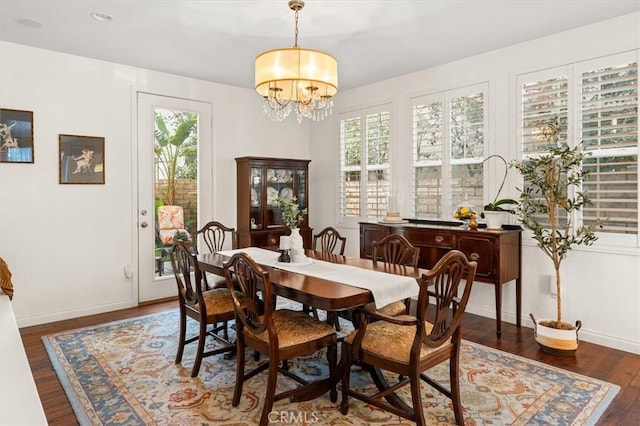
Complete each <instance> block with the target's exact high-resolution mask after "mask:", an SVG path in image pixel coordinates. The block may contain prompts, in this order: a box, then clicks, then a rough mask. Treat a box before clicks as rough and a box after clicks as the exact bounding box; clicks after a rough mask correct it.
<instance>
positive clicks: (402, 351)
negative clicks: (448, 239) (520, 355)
mask: <svg viewBox="0 0 640 426" xmlns="http://www.w3.org/2000/svg"><path fill="white" fill-rule="evenodd" d="M476 267H477V264H476V262H469V261H468V260H467V258H466V256H465V255H464V254H463V253H462V252H460V251H457V250H452V251H450V252H448V253H447V254H445V255H444V256H443V257H442V259H440V260H439V261H438V263H437V264H436V265H435V266H434V267H433V268H432V269H431V270H430V271H429V272H428V273H427V274H424V275H423V276H422V277H421V278H419V279H418V284H419V285H420V293H419V295H418V304H417V311H416V316H415V317H413V316H410V315H399V316H395V317H392V316H386V315H383V314H381V313H380V312H379V311H375V310H371V309H365V310H364V311H363V312H362V315H361V318H360V321H359V324H358V329H357V330H354V331H353V332H352V333H351V334H349V335H348V336H347V337H345V339H344V341H343V343H342V365H343V367H344V370H343V377H342V402H341V405H340V409H341V412H342V414H345V415H346V414H347V412H348V411H349V397H354V398H357V399H360V400H362V401H364V402H366V403H368V404H371V405H373V406H376V407H378V408H381V409H383V410H386V411H389V412H391V413H394V414H396V415H398V416H402V417H404V418H407V419H409V420H412V421H414V422H416V424H417V425H424V424H425V419H424V415H423V412H422V397H421V391H420V386H421V380H424V381H425V382H427V383H428V384H429V385H431V386H433V387H434V388H435V389H437V390H438V391H440V392H441V393H442V394H444V395H445V396H447V397H449V398H451V400H452V403H453V411H454V414H455V419H456V423H457V424H458V425H462V424H464V419H463V415H462V403H461V399H460V386H459V358H460V341H461V322H462V315H463V313H464V310H465V308H466V305H467V301H468V300H469V295H470V294H471V286H472V284H473V279H474V277H475V273H476ZM465 275H466V280H465V281H464V291H463V292H462V297H460V298H459V297H458V287H459V286H460V284H461V282H462V279H463V277H464V276H465ZM430 303H431V304H430ZM432 311H433V312H432ZM372 320H374V321H373V322H372ZM444 361H449V383H450V386H449V389H447V388H446V387H444V386H443V385H442V384H440V383H438V382H436V381H435V380H433V379H432V378H430V377H429V376H428V375H427V374H425V372H426V371H427V370H429V369H430V368H432V367H434V366H436V365H438V364H440V363H442V362H444ZM354 364H356V365H359V366H361V367H364V368H366V369H368V370H369V371H379V370H385V371H391V372H394V373H396V374H398V375H399V378H398V383H395V384H393V385H390V384H389V383H387V382H386V380H382V381H381V382H380V384H379V386H378V388H379V389H378V390H379V392H377V393H375V394H369V393H364V392H360V391H356V390H355V389H350V387H349V377H350V369H351V366H352V365H354ZM407 384H409V385H410V386H411V405H408V404H407V403H406V402H405V401H403V400H402V399H401V398H400V397H399V396H398V395H397V394H396V393H395V392H396V391H397V389H399V388H401V387H402V386H405V385H407ZM384 398H386V399H387V400H386V401H385V400H384Z"/></svg>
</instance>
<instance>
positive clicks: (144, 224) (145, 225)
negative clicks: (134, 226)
mask: <svg viewBox="0 0 640 426" xmlns="http://www.w3.org/2000/svg"><path fill="white" fill-rule="evenodd" d="M140 226H141V227H142V228H146V227H147V226H149V224H148V223H147V222H142V223H141V224H140Z"/></svg>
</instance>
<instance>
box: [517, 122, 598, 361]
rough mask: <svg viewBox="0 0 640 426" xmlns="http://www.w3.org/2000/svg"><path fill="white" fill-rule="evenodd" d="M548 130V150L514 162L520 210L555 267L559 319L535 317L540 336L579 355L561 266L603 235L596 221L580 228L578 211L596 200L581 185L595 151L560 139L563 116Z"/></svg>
mask: <svg viewBox="0 0 640 426" xmlns="http://www.w3.org/2000/svg"><path fill="white" fill-rule="evenodd" d="M540 129H541V131H542V135H543V137H544V139H545V140H546V142H547V143H548V149H547V152H546V153H544V154H542V155H540V156H532V157H530V158H527V159H524V160H521V161H519V162H517V161H513V162H511V166H512V167H515V168H516V169H517V170H518V171H519V172H520V174H521V175H522V177H523V181H524V185H523V186H524V187H523V189H519V190H520V201H519V205H518V208H517V214H518V218H519V220H520V222H521V223H522V224H523V225H524V227H526V228H528V229H530V230H531V231H532V236H533V238H534V239H535V240H536V241H537V243H538V244H537V245H538V247H540V249H541V250H542V252H543V253H544V254H545V255H546V256H547V257H549V259H551V261H552V262H553V267H554V269H555V282H556V292H557V293H556V294H557V299H556V311H557V313H556V319H555V320H543V321H537V320H536V319H535V317H534V316H533V314H530V316H531V319H532V320H533V322H534V327H535V338H536V341H537V342H538V345H539V346H540V348H541V350H543V351H544V352H547V353H550V354H553V355H557V356H573V355H575V351H576V349H577V348H578V330H579V329H580V327H581V326H582V323H581V321H576V323H575V326H574V325H572V324H569V323H566V322H564V321H563V319H562V291H561V290H562V286H561V276H560V265H561V263H562V261H563V260H564V259H565V258H566V256H567V254H568V253H569V252H570V251H571V249H572V248H573V247H574V246H579V245H583V246H589V245H591V244H593V242H594V241H596V240H597V238H598V237H597V236H596V235H595V232H594V231H595V229H596V227H598V226H601V225H600V221H599V220H598V221H597V222H596V223H594V224H588V225H582V226H579V227H575V226H574V224H573V222H572V219H573V217H574V213H575V212H576V211H579V210H580V209H581V208H583V207H584V206H588V205H591V204H592V203H591V201H590V200H589V198H588V197H587V195H586V194H585V193H584V192H581V191H580V189H581V186H582V182H583V179H584V177H585V174H586V172H585V171H584V170H583V169H582V160H583V159H584V158H585V156H587V155H590V153H586V152H584V151H583V150H582V144H578V145H576V146H575V147H569V146H568V145H567V144H566V143H561V142H560V141H559V139H560V134H561V131H562V123H561V121H560V119H559V118H558V117H553V118H552V119H550V120H549V121H545V122H542V123H541V125H540Z"/></svg>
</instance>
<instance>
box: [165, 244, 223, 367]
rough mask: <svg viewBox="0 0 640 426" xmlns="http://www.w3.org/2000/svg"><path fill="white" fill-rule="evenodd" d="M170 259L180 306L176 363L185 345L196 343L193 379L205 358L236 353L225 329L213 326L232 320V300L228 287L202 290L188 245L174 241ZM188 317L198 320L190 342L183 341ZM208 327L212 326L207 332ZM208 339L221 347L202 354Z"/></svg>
mask: <svg viewBox="0 0 640 426" xmlns="http://www.w3.org/2000/svg"><path fill="white" fill-rule="evenodd" d="M169 256H170V258H171V266H172V268H173V274H174V276H175V278H176V284H177V285H178V302H179V306H180V332H179V342H178V353H177V354H176V360H175V363H176V364H179V363H180V362H182V353H183V351H184V347H185V345H187V344H189V343H192V342H198V348H197V351H196V359H195V361H194V363H193V368H192V370H191V377H196V376H197V375H198V372H199V370H200V364H201V363H202V359H203V358H204V357H207V356H210V355H216V354H219V353H223V352H232V351H233V350H235V345H234V344H233V343H231V342H229V341H228V340H227V338H226V337H227V335H226V327H225V329H224V330H223V329H222V327H217V326H216V325H217V324H218V323H223V324H225V325H226V323H227V321H230V320H232V319H233V318H234V309H233V298H232V297H231V294H230V292H229V290H228V289H227V288H221V289H215V290H209V291H203V289H202V287H203V285H202V271H201V270H200V268H199V267H198V261H197V259H196V257H195V255H194V254H193V250H192V248H191V245H190V244H189V243H185V242H176V243H175V244H174V245H173V246H172V247H171V250H170V251H169ZM192 272H193V278H192V275H191V273H192ZM187 317H189V318H192V319H194V320H196V321H198V323H199V326H200V327H199V332H198V334H197V335H196V336H193V337H191V338H189V339H187V338H186V331H187ZM208 325H213V326H214V327H213V328H212V329H210V330H208V331H207V326H208ZM221 330H223V331H224V332H225V334H224V336H223V337H220V336H219V335H218V334H217V333H218V332H219V331H221ZM207 336H212V337H213V338H215V339H216V340H218V342H219V343H220V344H221V346H219V347H217V348H216V349H213V350H210V351H207V352H205V350H204V349H205V344H206V341H205V340H206V338H207Z"/></svg>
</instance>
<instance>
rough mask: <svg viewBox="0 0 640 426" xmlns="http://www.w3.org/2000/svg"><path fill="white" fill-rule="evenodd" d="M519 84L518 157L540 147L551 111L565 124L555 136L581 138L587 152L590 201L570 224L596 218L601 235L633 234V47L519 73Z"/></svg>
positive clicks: (578, 140) (635, 169)
mask: <svg viewBox="0 0 640 426" xmlns="http://www.w3.org/2000/svg"><path fill="white" fill-rule="evenodd" d="M518 85H519V87H520V89H521V95H520V104H521V105H520V109H521V114H522V116H521V120H520V124H521V126H520V127H521V131H520V135H521V142H522V143H521V149H522V156H523V158H527V156H533V155H536V154H538V153H540V152H542V148H543V146H544V145H543V142H544V139H543V138H542V137H541V135H540V123H541V122H543V121H546V120H548V119H549V118H551V117H552V116H554V115H557V116H558V117H559V118H560V120H561V122H563V123H565V124H566V125H567V126H566V128H567V132H566V133H564V134H562V135H561V137H560V142H561V143H566V144H570V145H571V146H573V145H575V144H577V143H582V144H583V146H584V149H585V150H587V151H588V152H590V153H591V155H590V156H588V157H586V159H585V161H584V162H583V169H584V170H585V171H587V172H588V174H587V175H586V178H585V180H584V183H583V187H582V190H583V191H585V192H586V193H587V196H588V197H589V198H590V199H591V201H592V202H593V205H592V206H588V207H585V208H584V209H583V211H581V212H580V214H579V215H577V216H576V217H575V218H573V223H574V224H575V225H576V226H579V225H581V224H583V223H585V224H589V223H594V222H595V221H596V220H597V219H598V218H602V219H606V221H605V223H604V226H603V228H602V229H600V230H599V232H600V233H601V235H603V234H622V235H632V236H637V234H638V149H639V145H638V64H637V52H633V53H630V54H621V55H615V56H609V57H605V58H599V59H597V60H593V61H585V62H580V63H575V64H571V65H567V66H563V67H559V68H555V69H553V70H545V71H541V72H535V73H528V74H524V75H521V76H519V77H518ZM573 93H575V95H572V94H573ZM601 238H602V237H601ZM636 244H637V242H636Z"/></svg>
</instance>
